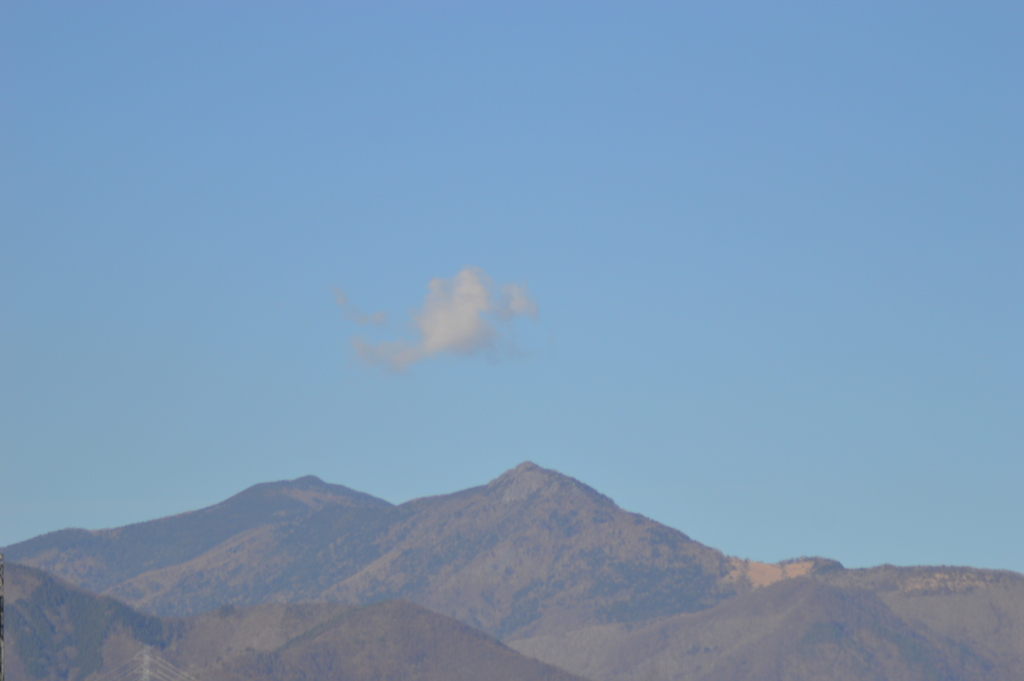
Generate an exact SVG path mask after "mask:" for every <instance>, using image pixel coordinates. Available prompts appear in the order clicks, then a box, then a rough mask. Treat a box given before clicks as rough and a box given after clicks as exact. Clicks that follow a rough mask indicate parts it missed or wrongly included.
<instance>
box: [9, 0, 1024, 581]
mask: <svg viewBox="0 0 1024 681" xmlns="http://www.w3.org/2000/svg"><path fill="white" fill-rule="evenodd" d="M765 5H766V3H750V4H736V3H689V4H684V3H676V4H668V3H660V4H653V3H651V4H644V5H640V6H638V5H637V4H636V3H620V4H614V5H613V4H598V3H571V4H567V3H546V2H545V3H535V4H525V3H506V4H497V3H483V6H481V3H465V4H455V3H434V4H428V3H415V4H381V3H344V4H343V3H323V4H317V3H306V4H301V5H300V4H298V3H277V4H270V3H260V4H252V3H190V4H183V3H127V2H121V3H38V2H5V3H3V4H2V5H0V92H2V95H0V545H2V544H9V543H13V542H16V541H20V540H23V539H26V538H28V537H31V536H34V535H36V534H39V533H42V532H46V531H50V530H55V529H59V528H63V527H68V526H80V527H87V528H101V527H110V526H115V525H121V524H126V523H129V522H136V521H141V520H145V519H149V518H154V517H158V516H162V515H166V514H171V513H176V512H180V511H185V510H189V509H194V508H198V507H201V506H204V505H208V504H211V503H214V502H217V501H220V500H222V499H224V498H226V497H227V496H229V495H231V494H233V493H235V492H238V491H239V490H241V489H243V488H245V487H246V486H248V485H251V484H254V483H257V482H264V481H269V480H277V479H282V478H294V477H298V476H301V475H305V474H315V475H318V476H320V477H322V478H324V479H325V480H327V481H329V482H335V483H340V484H344V485H347V486H349V487H353V488H356V489H359V490H362V491H365V492H369V493H371V494H374V495H377V496H380V497H383V498H385V499H388V500H390V501H393V502H401V501H405V500H408V499H410V498H414V497H418V496H426V495H432V494H440V493H446V492H451V491H455V490H457V489H461V488H464V487H469V486H473V485H477V484H483V483H485V482H486V481H488V480H489V479H491V478H493V477H495V476H497V475H499V474H500V473H501V472H502V471H504V470H505V469H508V468H510V467H512V466H514V465H516V464H517V463H519V462H521V461H523V460H527V459H529V460H532V461H535V462H536V463H538V464H540V465H542V466H546V467H551V468H555V469H557V470H560V471H562V472H564V473H566V474H568V475H572V476H574V477H576V478H578V479H580V480H582V481H584V482H586V483H588V484H590V485H592V486H593V487H595V488H597V489H598V490H600V491H602V492H604V493H606V494H608V495H609V496H611V497H612V498H613V499H615V501H616V502H618V503H619V504H620V505H621V506H623V507H624V508H626V509H629V510H632V511H637V512H640V513H643V514H644V515H647V516H649V517H651V518H654V519H656V520H659V521H661V522H663V523H666V524H668V525H671V526H673V527H676V528H679V529H681V530H683V531H684V532H686V533H688V534H689V535H690V536H692V537H694V538H695V539H697V540H699V541H702V542H704V543H706V544H709V545H711V546H715V547H717V548H720V549H722V550H724V551H726V552H728V553H730V554H733V555H738V556H741V557H749V558H754V559H759V560H770V561H774V560H780V559H784V558H788V557H794V556H799V555H824V556H829V557H832V558H836V559H838V560H840V561H842V562H843V563H844V564H846V565H848V566H865V565H872V564H878V563H882V562H891V563H896V564H920V563H945V564H969V565H975V566H980V567H992V568H1009V569H1014V570H1018V571H1024V541H1022V522H1024V520H1022V519H1024V492H1022V488H1024V485H1022V483H1024V364H1022V358H1021V349H1022V348H1024V323H1022V321H1024V191H1022V189H1024V144H1022V142H1024V125H1022V124H1021V120H1022V112H1024V101H1022V93H1024V78H1022V75H1024V56H1022V46H1024V6H1022V5H1021V4H1020V3H1010V2H1003V3H988V4H986V3H974V2H970V3H968V2H963V3H957V4H951V3H941V2H940V3H897V4H893V3H801V4H774V6H771V7H766V6H765ZM466 268H478V269H466ZM460 272H462V273H463V274H462V277H463V279H460V280H458V281H462V282H463V283H466V282H468V283H469V284H472V285H473V286H475V287H476V288H474V289H473V291H475V292H476V293H479V292H480V291H484V290H485V289H484V286H485V284H486V282H487V280H488V278H489V280H490V281H491V282H492V285H491V289H490V294H489V295H490V297H487V294H486V293H485V294H484V297H483V298H479V296H478V297H477V298H476V299H474V300H476V301H477V304H476V307H472V305H470V303H467V302H466V301H467V300H469V298H466V299H462V298H458V297H457V296H456V297H455V298H453V297H452V296H453V295H454V294H455V293H457V292H458V291H460V290H462V289H459V287H458V285H457V284H458V281H456V280H454V279H453V278H454V277H456V276H457V275H459V273H460ZM438 279H440V280H443V281H440V282H435V291H434V293H433V294H430V295H431V296H432V297H431V298H429V299H428V293H429V290H428V286H429V283H430V282H431V281H433V280H438ZM505 284H514V285H516V287H515V288H510V287H506V288H505V289H504V298H503V297H502V295H503V289H502V286H503V285H505ZM471 288H472V287H471ZM338 291H343V292H344V296H345V299H346V300H347V301H348V302H347V303H346V304H345V305H344V306H341V305H339V304H338V295H337V292H338ZM517 296H518V297H517ZM513 300H518V301H519V302H520V303H522V305H520V306H519V307H516V305H515V304H514V303H513V302H512V301H513ZM460 301H461V302H460ZM533 304H535V305H536V312H537V314H536V316H533V315H532V314H531V313H532V311H533V308H532V305H533ZM467 305H469V307H467ZM377 312H383V313H385V314H386V318H387V324H386V325H383V326H381V325H377V326H375V325H372V324H371V325H360V324H359V323H357V322H359V321H366V319H364V318H360V315H363V317H369V316H371V315H373V314H374V313H377ZM356 338H358V339H361V340H359V341H356V342H354V341H353V339H356ZM403 353H404V354H403Z"/></svg>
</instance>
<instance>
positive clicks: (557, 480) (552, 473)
mask: <svg viewBox="0 0 1024 681" xmlns="http://www.w3.org/2000/svg"><path fill="white" fill-rule="evenodd" d="M487 488H488V489H489V490H492V491H494V492H496V493H498V494H500V496H501V501H502V502H503V503H513V502H517V501H522V500H523V499H526V498H527V497H531V496H533V495H535V494H540V495H541V496H545V497H547V496H555V495H563V496H564V495H567V496H586V497H591V498H594V499H599V500H601V501H603V502H606V503H612V504H613V503H614V502H612V500H611V499H609V498H608V497H606V496H605V495H603V494H601V493H600V492H598V491H597V490H595V489H593V488H591V487H588V486H587V485H584V484H583V483H582V482H580V481H579V480H576V479H575V478H571V477H569V476H568V475H564V474H563V473H559V472H558V471H556V470H552V469H550V468H541V467H540V466H538V465H537V464H535V463H533V462H532V461H524V462H522V463H521V464H519V465H518V466H516V467H515V468H513V469H511V470H507V471H505V472H504V473H502V474H501V475H499V476H498V477H497V478H495V479H494V480H491V481H490V482H489V483H487Z"/></svg>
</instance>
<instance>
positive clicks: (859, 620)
mask: <svg viewBox="0 0 1024 681" xmlns="http://www.w3.org/2000/svg"><path fill="white" fill-rule="evenodd" d="M8 557H9V558H11V559H14V560H18V561H20V562H25V563H29V564H31V565H33V566H36V567H40V568H43V569H46V570H49V571H52V572H55V573H57V574H59V575H62V576H64V577H65V578H67V579H68V580H70V581H72V582H74V583H76V584H79V585H82V586H88V587H90V588H94V589H104V590H105V593H106V594H108V595H112V596H116V597H117V598H118V599H120V600H124V601H126V602H128V603H129V604H130V605H132V606H133V607H135V608H137V609H140V610H142V611H145V612H149V613H152V614H157V615H161V616H187V615H194V614H196V613H202V612H209V611H215V610H217V609H218V608H219V607H220V606H221V605H222V604H233V605H236V606H246V605H257V604H270V603H298V602H304V601H319V602H321V603H333V604H338V603H341V604H348V605H351V606H362V605H368V604H373V603H377V602H380V601H383V600H388V599H404V600H406V601H411V602H413V603H416V604H418V605H419V606H422V607H425V608H428V609H430V610H432V611H434V612H437V613H440V614H443V615H448V616H451V617H454V618H456V619H458V620H459V621H461V622H462V623H464V624H466V625H468V626H470V627H473V628H475V629H478V630H481V631H483V632H485V633H488V634H490V635H493V636H496V637H498V638H500V639H501V640H503V641H504V642H505V643H506V644H507V645H509V646H510V647H512V648H515V649H517V650H519V651H521V652H523V653H525V654H527V655H529V656H530V657H536V658H538V659H540V660H543V661H545V662H548V663H550V664H553V665H556V666H558V667H561V668H562V669H565V670H568V671H569V672H572V673H575V674H579V675H580V676H586V677H589V678H591V679H593V680H594V681H648V680H649V679H695V680H696V679H705V680H711V679H729V680H730V681H731V680H733V679H737V680H742V679H748V680H750V681H760V680H761V679H764V680H766V681H767V680H768V679H773V680H774V679H789V680H791V681H803V680H805V679H807V680H810V679H818V678H835V679H871V680H874V679H894V680H895V679H899V680H906V681H919V680H920V681H925V680H926V679H927V680H932V681H934V680H936V679H940V680H941V679H945V680H949V681H968V680H970V681H973V680H974V679H992V680H993V681H996V680H999V681H1002V680H1006V681H1009V680H1011V679H1013V680H1019V679H1022V678H1024V576H1021V575H1018V574H1016V573H1010V572H996V571H984V570H975V569H971V568H947V567H928V568H925V567H922V568H895V567H891V566H884V567H880V568H872V569H869V570H845V569H843V568H842V566H841V565H839V564H838V563H836V562H835V561H829V560H824V559H798V560H794V561H788V562H785V563H782V564H777V565H767V564H763V563H756V562H748V561H741V560H737V559H735V558H730V557H728V556H725V555H723V554H722V553H721V552H719V551H716V550H715V549H712V548H709V547H707V546H704V545H702V544H700V543H698V542H696V541H693V540H692V539H690V538H689V537H687V536H686V535H684V534H682V533H681V532H679V531H677V530H673V529H671V528H668V527H665V526H663V525H660V524H658V523H655V522H653V521H651V520H649V519H647V518H644V517H642V516H639V515H636V514H632V513H628V512H626V511H623V510H622V509H620V508H618V507H617V506H616V505H615V504H614V503H613V502H612V501H611V500H610V499H608V498H607V497H605V496H603V495H601V494H599V493H598V492H596V491H595V490H593V489H591V488H589V487H587V486H586V485H583V484H581V483H579V482H577V481H576V480H573V479H572V478H569V477H567V476H564V475H561V474H559V473H556V472H554V471H549V470H545V469H542V468H539V467H537V466H535V465H533V464H528V463H527V464H523V465H520V466H518V467H516V468H515V469H514V470H511V471H509V472H507V473H505V474H504V475H502V476H500V477H499V478H497V479H495V480H493V481H491V482H490V483H489V484H487V485H485V486H482V487H476V488H472V489H468V490H465V491H462V492H458V493H455V494H450V495H445V496H439V497H431V498H426V499H418V500H414V501H410V502H408V503H406V504H402V505H399V506H393V505H391V504H388V503H387V502H384V501H381V500H379V499H374V498H373V497H369V496H368V495H364V494H360V493H358V492H353V491H352V490H349V489H347V488H344V487H340V486H336V485H328V484H326V483H323V482H321V481H320V480H318V479H316V478H311V477H310V478H302V479H299V480H295V481H290V482H280V483H271V484H266V485H258V486H256V487H253V488H250V489H249V490H246V491H245V492H243V493H241V494H239V495H237V496H235V497H232V498H231V499H229V500H227V501H225V502H223V503H222V504H218V505H217V506H213V507H210V508H208V509H203V510H201V511H196V512H194V513H187V514H182V515H179V516H174V517H172V518H164V519H161V520H157V521H151V522H148V523H140V524H138V525H132V526H129V527H125V528H118V529H114V530H102V531H98V532H87V531H84V530H64V531H61V532H55V533H51V534H49V535H44V536H42V537H37V538H35V539H32V540H30V541H28V542H24V543H22V544H18V545H14V546H11V547H8ZM303 607H304V608H312V607H313V606H312V605H304V606H303ZM322 607H335V606H333V605H332V606H327V605H324V606H322ZM410 607H411V606H410ZM218 612H220V611H218ZM304 612H305V611H304ZM310 612H312V611H310ZM206 616H207V617H209V616H211V615H206ZM189 621H192V620H189ZM140 640H141V639H140ZM324 640H327V639H324ZM332 645H333V644H332ZM172 652H173V651H172ZM289 655H291V654H290V653H289ZM289 655H284V654H283V652H282V656H279V657H276V658H273V659H270V658H266V659H263V658H261V659H263V662H260V663H259V664H262V665H263V666H256V667H242V666H235V667H229V666H227V665H226V663H225V666H224V667H223V668H222V670H221V671H222V672H223V673H225V674H228V673H238V674H241V675H243V676H245V675H248V676H249V677H251V678H256V676H253V675H255V674H257V672H259V670H261V669H262V670H264V671H266V673H267V674H271V676H273V675H275V674H276V675H278V677H279V678H291V677H293V676H294V673H293V671H292V667H290V666H288V665H292V664H298V662H296V660H295V659H293V658H292V657H290V656H289ZM237 664H238V665H241V664H242V662H241V661H237ZM245 664H257V662H256V661H255V658H254V659H252V660H249V661H247V662H245ZM232 670H234V671H232ZM219 673H220V672H219ZM261 673H262V672H261ZM295 673H297V672H295ZM268 678H270V677H268Z"/></svg>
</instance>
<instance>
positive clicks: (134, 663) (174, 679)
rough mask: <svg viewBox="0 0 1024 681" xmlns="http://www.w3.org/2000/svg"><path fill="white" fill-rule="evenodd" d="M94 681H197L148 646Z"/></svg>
mask: <svg viewBox="0 0 1024 681" xmlns="http://www.w3.org/2000/svg"><path fill="white" fill-rule="evenodd" d="M96 681H198V680H197V679H196V677H194V676H192V675H191V674H189V673H187V672H184V671H182V670H181V669H178V668H177V667H175V666H174V665H173V664H171V663H170V662H168V661H167V660H165V659H163V657H161V656H160V653H158V652H155V651H154V650H153V649H151V648H149V647H148V646H146V647H143V649H142V650H140V651H139V652H138V653H137V654H136V655H135V657H133V658H132V659H130V660H128V661H127V662H125V663H124V664H122V665H121V666H119V667H115V668H114V669H111V670H110V671H109V672H107V673H105V674H103V675H102V676H100V677H99V678H98V679H96Z"/></svg>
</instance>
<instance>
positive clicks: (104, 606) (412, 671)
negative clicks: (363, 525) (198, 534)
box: [6, 565, 583, 681]
mask: <svg viewBox="0 0 1024 681" xmlns="http://www.w3.org/2000/svg"><path fill="white" fill-rule="evenodd" d="M8 587H9V589H10V591H9V596H10V597H9V598H8V601H9V605H8V627H7V641H8V643H9V648H8V651H7V663H8V664H7V670H6V672H7V674H6V677H7V681H29V680H30V679H35V680H41V681H43V680H44V681H58V680H63V679H70V680H72V681H87V680H92V679H97V678H99V677H103V676H109V675H110V672H112V671H113V672H115V673H114V676H118V677H121V674H118V673H117V672H118V671H119V670H121V671H124V670H128V669H130V668H131V667H132V666H137V663H133V662H131V661H132V658H133V656H135V655H137V654H138V653H139V652H140V651H141V650H142V648H143V646H148V647H151V649H152V651H153V655H154V656H155V657H158V658H159V659H161V660H164V661H166V662H169V663H170V664H172V665H174V666H176V667H177V668H179V669H181V670H182V671H185V672H188V673H189V674H191V675H193V676H194V677H197V678H199V679H201V680H202V681H243V680H248V681H272V680H273V681H276V680H279V679H288V680H289V681H301V680H304V679H308V680H310V681H312V680H314V679H315V680H316V681H332V680H334V679H337V680H338V681H341V680H344V681H371V680H378V679H419V680H420V681H463V680H464V681H583V680H582V679H580V678H579V677H576V676H572V675H570V674H568V673H566V672H563V671H561V670H559V669H557V668H555V667H552V666H550V665H547V664H543V663H541V662H537V661H536V660H532V659H530V658H528V657H524V656H523V655H520V654H519V653H517V652H515V651H513V650H511V649H509V648H507V647H505V646H503V645H502V644H501V643H499V642H498V641H496V640H495V639H493V638H491V637H489V636H487V635H485V634H483V633H481V632H479V631H476V630H474V629H472V628H470V627H467V626H466V625H464V624H461V623H459V622H457V621H455V620H454V619H451V618H449V617H445V616H443V615H438V614H436V613H433V612H430V611H429V610H426V609H424V608H421V607H419V606H417V605H413V604H412V603H406V602H399V601H387V602H383V603H379V604H376V605H371V606H364V607H352V606H345V605H340V604H329V603H308V604H298V605H261V606H253V607H250V608H235V607H231V606H227V607H225V608H221V609H219V610H216V611H214V612H211V613H206V614H203V615H199V616H196V617H191V618H186V619H183V620H164V619H160V618H157V617H154V616H151V615H143V614H141V613H138V612H135V611H133V610H132V609H131V608H128V607H127V606H125V605H123V604H121V603H118V602H116V601H115V600H113V599H111V598H107V597H101V596H96V595H94V594H91V593H89V592H86V591H84V590H80V589H77V588H75V587H71V586H70V585H67V584H64V583H63V582H61V581H60V580H57V579H55V578H53V577H51V576H49V575H47V574H45V573H42V572H40V571H36V570H33V569H31V568H26V567H22V566H18V565H11V566H9V572H8ZM125 663H128V665H129V666H127V667H125V666H124V665H125ZM128 678H137V676H135V677H128ZM157 678H165V677H163V676H158V677H157Z"/></svg>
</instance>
